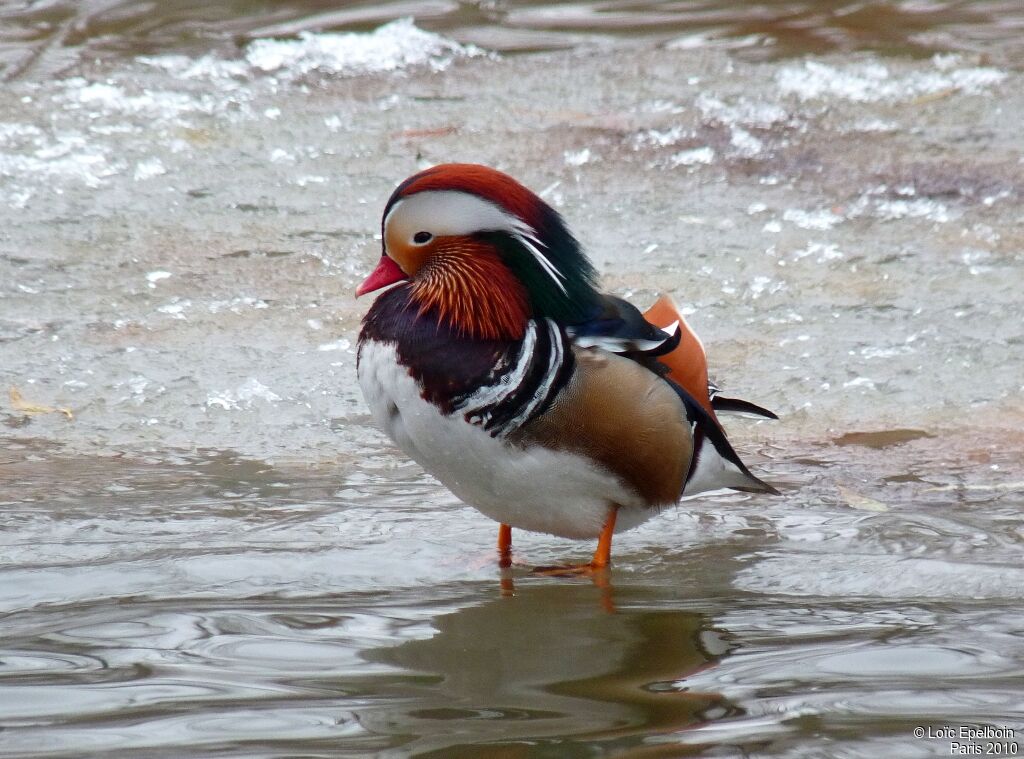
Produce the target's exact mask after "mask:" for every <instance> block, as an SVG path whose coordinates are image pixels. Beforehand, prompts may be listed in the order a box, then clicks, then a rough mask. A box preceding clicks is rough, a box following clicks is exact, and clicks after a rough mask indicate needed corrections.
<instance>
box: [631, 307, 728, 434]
mask: <svg viewBox="0 0 1024 759" xmlns="http://www.w3.org/2000/svg"><path fill="white" fill-rule="evenodd" d="M644 318H645V319H646V320H647V321H649V322H650V323H651V324H653V325H654V326H655V327H659V328H660V329H665V328H666V327H668V326H670V325H671V324H672V322H675V321H678V322H679V332H680V340H679V345H678V347H676V349H675V350H674V351H672V352H671V353H668V354H666V355H664V356H658V361H660V362H661V363H663V364H665V366H667V367H668V369H669V372H668V376H669V377H670V378H671V379H672V380H673V381H674V382H675V383H676V384H677V385H679V386H680V387H682V388H683V390H685V391H686V392H688V393H689V394H690V395H692V396H693V398H694V399H695V400H696V401H697V402H698V403H700V405H701V406H703V407H704V410H705V411H707V412H708V413H709V414H711V416H712V418H714V417H715V410H714V409H713V408H712V407H711V398H710V396H709V395H708V360H707V356H705V354H704V346H703V345H701V342H700V338H698V337H697V335H696V333H695V332H694V331H693V330H692V329H690V325H689V324H687V323H686V319H684V318H683V315H682V314H681V313H679V309H678V308H677V307H676V304H675V303H673V302H672V299H671V298H669V297H668V296H667V295H662V296H661V297H660V298H658V300H656V301H655V302H654V305H653V306H651V307H650V308H649V309H647V311H645V312H644Z"/></svg>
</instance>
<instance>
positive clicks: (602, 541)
mask: <svg viewBox="0 0 1024 759" xmlns="http://www.w3.org/2000/svg"><path fill="white" fill-rule="evenodd" d="M618 514H619V507H618V506H613V507H612V512H611V514H609V515H608V521H606V522H605V523H604V527H602V528H601V537H599V538H598V539H597V550H596V551H594V558H593V559H591V560H590V566H591V567H592V568H593V569H604V568H605V567H607V566H608V565H609V564H611V563H612V534H613V533H614V532H615V517H617V516H618Z"/></svg>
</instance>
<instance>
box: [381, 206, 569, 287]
mask: <svg viewBox="0 0 1024 759" xmlns="http://www.w3.org/2000/svg"><path fill="white" fill-rule="evenodd" d="M424 231H429V233H431V234H432V235H433V236H434V237H445V236H468V235H472V234H474V233H477V232H491V231H494V232H507V233H508V234H509V235H511V236H512V238H513V239H515V240H516V242H518V243H519V244H520V245H522V246H523V248H525V249H526V251H527V252H528V253H529V254H530V255H531V256H533V258H534V260H535V261H537V263H538V264H539V265H540V267H541V268H542V269H543V270H544V272H545V273H546V274H547V275H548V276H549V277H551V279H552V281H553V282H554V283H555V284H556V285H558V288H559V289H560V290H561V291H562V292H563V293H565V292H566V289H565V285H564V284H563V280H564V279H565V275H564V274H563V273H562V272H561V271H559V269H558V267H557V266H555V265H554V264H553V263H552V262H551V260H550V259H549V258H548V257H547V256H546V255H545V254H544V252H543V251H544V250H545V249H546V247H547V246H546V245H544V243H543V242H541V240H540V238H539V237H538V236H537V230H535V229H534V228H533V227H531V226H530V225H529V224H527V223H526V222H525V221H523V220H522V219H520V218H519V217H518V216H516V215H515V214H511V213H508V212H507V211H505V210H504V209H502V208H501V207H500V206H498V205H496V204H494V203H492V202H490V201H488V200H484V199H483V198H481V197H479V196H478V195H473V194H471V193H468V192H459V191H457V190H425V191H423V192H418V193H415V194H414V195H410V196H409V197H406V198H402V199H401V200H399V201H398V202H397V203H395V204H394V205H393V206H391V208H390V209H389V210H388V213H387V216H385V217H384V239H385V240H391V239H396V240H414V235H416V234H417V233H419V232H424ZM392 234H394V236H392Z"/></svg>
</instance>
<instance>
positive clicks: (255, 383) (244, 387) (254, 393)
mask: <svg viewBox="0 0 1024 759" xmlns="http://www.w3.org/2000/svg"><path fill="white" fill-rule="evenodd" d="M279 400H281V396H279V395H278V394H277V393H275V392H274V391H273V390H271V389H270V388H269V387H267V386H266V385H264V384H263V383H262V382H260V381H259V380H258V379H256V378H255V377H249V379H247V380H246V381H245V382H243V383H242V384H241V385H239V386H238V387H236V388H235V389H233V390H224V391H221V392H218V393H211V394H210V395H209V396H207V398H206V405H207V407H209V408H214V407H220V408H222V409H224V410H225V411H232V410H234V409H250V408H252V406H253V403H254V402H255V401H268V402H270V403H273V402H274V401H279Z"/></svg>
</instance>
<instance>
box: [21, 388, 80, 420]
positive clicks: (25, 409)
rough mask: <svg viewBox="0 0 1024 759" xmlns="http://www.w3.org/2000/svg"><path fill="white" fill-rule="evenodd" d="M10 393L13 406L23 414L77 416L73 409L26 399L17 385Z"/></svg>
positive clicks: (71, 417) (70, 417) (69, 417)
mask: <svg viewBox="0 0 1024 759" xmlns="http://www.w3.org/2000/svg"><path fill="white" fill-rule="evenodd" d="M8 394H9V395H10V396H11V406H13V407H14V410H15V411H20V412H22V413H23V414H64V416H66V417H67V418H68V419H74V418H75V416H74V414H72V413H71V409H66V408H55V407H54V406H43V405H42V404H39V403H32V402H30V401H26V400H25V399H24V398H23V397H22V395H21V391H20V390H18V388H16V387H12V388H11V389H10V391H9V393H8Z"/></svg>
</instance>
